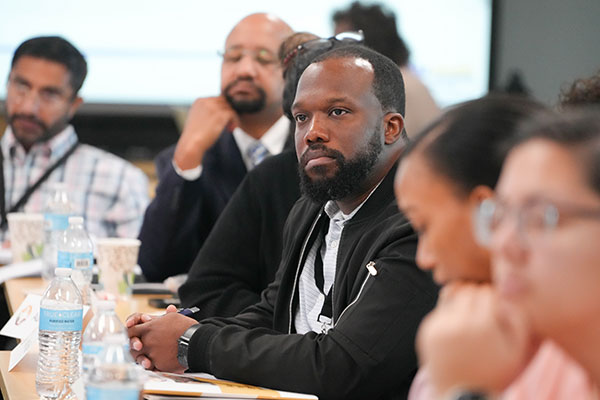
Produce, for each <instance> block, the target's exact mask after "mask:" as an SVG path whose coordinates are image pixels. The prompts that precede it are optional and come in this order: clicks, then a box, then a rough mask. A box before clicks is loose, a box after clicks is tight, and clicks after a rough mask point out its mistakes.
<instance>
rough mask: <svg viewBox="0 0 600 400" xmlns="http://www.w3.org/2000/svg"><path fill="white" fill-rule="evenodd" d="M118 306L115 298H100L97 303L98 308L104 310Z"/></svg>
mask: <svg viewBox="0 0 600 400" xmlns="http://www.w3.org/2000/svg"><path fill="white" fill-rule="evenodd" d="M116 306H117V303H115V302H114V301H113V300H99V301H98V303H96V308H97V309H98V310H103V311H104V310H114V309H115V307H116Z"/></svg>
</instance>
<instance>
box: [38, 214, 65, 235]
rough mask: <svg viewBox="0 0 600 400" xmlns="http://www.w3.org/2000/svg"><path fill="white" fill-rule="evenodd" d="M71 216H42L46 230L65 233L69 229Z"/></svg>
mask: <svg viewBox="0 0 600 400" xmlns="http://www.w3.org/2000/svg"><path fill="white" fill-rule="evenodd" d="M70 216H71V214H52V213H46V214H44V220H45V224H46V227H47V229H48V230H51V231H65V230H67V228H69V217H70Z"/></svg>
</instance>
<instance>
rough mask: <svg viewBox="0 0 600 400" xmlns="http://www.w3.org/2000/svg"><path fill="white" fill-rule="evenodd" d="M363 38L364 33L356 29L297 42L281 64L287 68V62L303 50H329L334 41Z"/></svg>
mask: <svg viewBox="0 0 600 400" xmlns="http://www.w3.org/2000/svg"><path fill="white" fill-rule="evenodd" d="M364 40H365V35H364V34H363V31H361V30H358V31H356V32H341V33H338V34H337V35H335V36H332V37H330V38H327V39H324V38H319V39H312V40H309V41H307V42H305V43H302V44H299V45H298V46H296V47H295V48H294V49H292V50H291V51H290V52H288V53H287V54H286V56H285V57H284V58H283V61H282V64H283V67H284V68H287V66H288V64H289V63H290V62H291V61H292V60H293V59H294V57H296V56H297V55H298V54H300V53H301V52H303V51H306V50H309V51H310V50H317V49H318V50H329V49H330V48H332V47H333V44H334V43H335V42H354V43H362V42H364Z"/></svg>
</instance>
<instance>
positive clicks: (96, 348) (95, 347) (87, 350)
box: [81, 343, 104, 355]
mask: <svg viewBox="0 0 600 400" xmlns="http://www.w3.org/2000/svg"><path fill="white" fill-rule="evenodd" d="M103 347H104V346H102V345H101V344H97V343H93V344H87V343H84V344H83V346H81V350H82V351H83V354H84V355H86V354H90V355H97V354H100V352H101V351H102V348H103Z"/></svg>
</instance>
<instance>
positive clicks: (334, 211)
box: [323, 180, 383, 226]
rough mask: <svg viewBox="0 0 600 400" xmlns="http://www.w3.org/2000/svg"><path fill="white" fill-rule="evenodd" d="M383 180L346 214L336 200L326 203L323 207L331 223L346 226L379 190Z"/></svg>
mask: <svg viewBox="0 0 600 400" xmlns="http://www.w3.org/2000/svg"><path fill="white" fill-rule="evenodd" d="M381 182H383V180H381V181H380V182H379V183H378V184H377V185H375V187H374V188H373V190H371V193H369V195H368V196H367V198H366V199H365V200H364V201H363V202H362V203H360V204H359V205H358V206H357V207H356V208H355V209H354V210H352V212H351V213H350V214H344V212H343V211H342V210H340V207H339V206H338V205H337V203H336V202H335V200H329V201H328V202H327V203H325V207H323V208H324V210H325V213H326V214H327V216H328V217H329V219H330V223H335V224H337V225H338V226H344V224H345V223H346V222H348V221H350V220H351V219H352V217H354V216H355V215H356V213H357V212H358V210H360V209H361V208H362V206H363V205H364V204H365V203H366V202H367V200H369V198H370V197H371V195H372V194H373V193H374V192H375V190H377V188H378V187H379V185H381Z"/></svg>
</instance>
